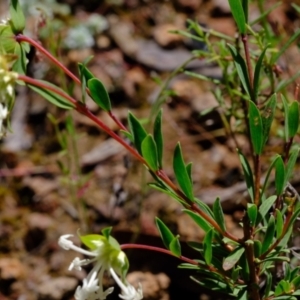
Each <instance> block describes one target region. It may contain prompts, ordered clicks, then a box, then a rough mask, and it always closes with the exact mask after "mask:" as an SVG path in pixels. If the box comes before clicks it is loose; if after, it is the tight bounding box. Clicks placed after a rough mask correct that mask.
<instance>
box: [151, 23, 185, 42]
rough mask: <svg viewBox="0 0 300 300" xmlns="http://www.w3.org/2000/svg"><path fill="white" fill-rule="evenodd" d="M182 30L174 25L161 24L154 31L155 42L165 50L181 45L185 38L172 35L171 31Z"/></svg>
mask: <svg viewBox="0 0 300 300" xmlns="http://www.w3.org/2000/svg"><path fill="white" fill-rule="evenodd" d="M179 29H182V28H178V27H177V26H174V25H173V24H161V25H157V26H156V27H155V28H154V30H153V37H154V39H155V41H156V42H157V43H158V44H159V45H160V46H161V47H164V48H171V47H173V46H175V45H177V44H179V43H180V42H181V41H182V40H183V36H182V35H179V34H176V33H172V32H170V31H173V30H179Z"/></svg>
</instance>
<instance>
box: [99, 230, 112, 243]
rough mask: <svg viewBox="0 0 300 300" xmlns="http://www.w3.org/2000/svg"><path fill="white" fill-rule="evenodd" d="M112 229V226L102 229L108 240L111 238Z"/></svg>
mask: <svg viewBox="0 0 300 300" xmlns="http://www.w3.org/2000/svg"><path fill="white" fill-rule="evenodd" d="M111 231H112V227H106V228H103V229H102V230H101V232H102V234H103V236H104V237H106V239H107V240H109V237H110V234H111Z"/></svg>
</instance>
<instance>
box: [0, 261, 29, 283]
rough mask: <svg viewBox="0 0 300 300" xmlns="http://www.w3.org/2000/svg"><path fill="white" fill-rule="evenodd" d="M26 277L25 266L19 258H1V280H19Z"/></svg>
mask: <svg viewBox="0 0 300 300" xmlns="http://www.w3.org/2000/svg"><path fill="white" fill-rule="evenodd" d="M24 275H25V269H24V266H23V264H22V263H21V262H20V261H19V260H18V259H17V258H9V257H4V258H0V280H18V279H21V278H23V277H24Z"/></svg>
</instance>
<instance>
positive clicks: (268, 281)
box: [264, 271, 273, 298]
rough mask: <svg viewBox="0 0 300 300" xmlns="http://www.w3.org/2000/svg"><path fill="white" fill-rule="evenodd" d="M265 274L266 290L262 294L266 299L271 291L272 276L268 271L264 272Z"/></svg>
mask: <svg viewBox="0 0 300 300" xmlns="http://www.w3.org/2000/svg"><path fill="white" fill-rule="evenodd" d="M265 274H266V288H265V292H264V294H265V298H267V297H268V296H269V294H270V292H271V289H272V282H273V276H272V274H271V273H270V272H269V271H267V272H265Z"/></svg>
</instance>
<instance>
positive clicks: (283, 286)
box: [275, 279, 292, 296]
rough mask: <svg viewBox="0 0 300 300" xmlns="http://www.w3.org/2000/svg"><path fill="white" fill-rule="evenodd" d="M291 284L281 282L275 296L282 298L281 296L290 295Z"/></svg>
mask: <svg viewBox="0 0 300 300" xmlns="http://www.w3.org/2000/svg"><path fill="white" fill-rule="evenodd" d="M291 288H292V287H291V286H290V283H289V282H288V281H286V280H283V279H282V280H280V281H279V283H278V284H277V286H276V288H275V296H280V295H281V294H289V293H290V290H291Z"/></svg>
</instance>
